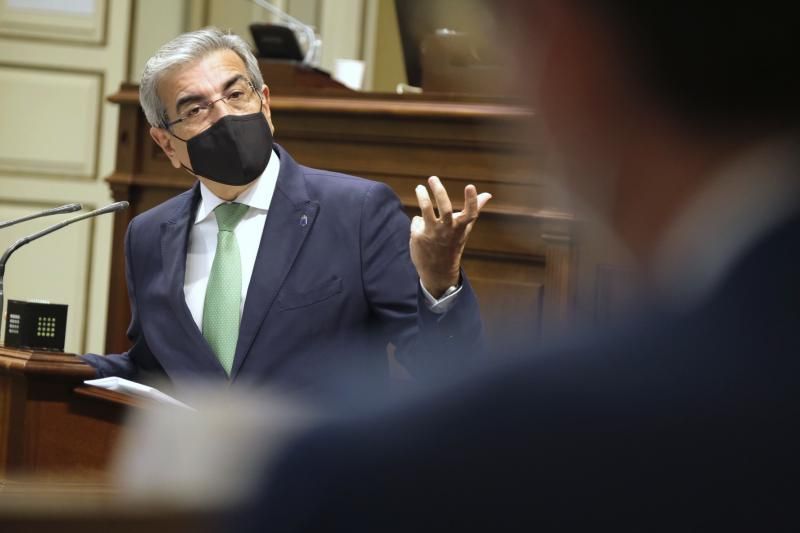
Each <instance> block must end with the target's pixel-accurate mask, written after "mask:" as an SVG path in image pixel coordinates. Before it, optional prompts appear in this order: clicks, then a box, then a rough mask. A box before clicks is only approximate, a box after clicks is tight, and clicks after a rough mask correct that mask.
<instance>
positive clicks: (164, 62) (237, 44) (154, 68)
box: [139, 28, 264, 128]
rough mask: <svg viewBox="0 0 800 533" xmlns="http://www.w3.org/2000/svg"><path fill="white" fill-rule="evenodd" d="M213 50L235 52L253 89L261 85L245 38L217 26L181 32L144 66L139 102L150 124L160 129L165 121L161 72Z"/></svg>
mask: <svg viewBox="0 0 800 533" xmlns="http://www.w3.org/2000/svg"><path fill="white" fill-rule="evenodd" d="M216 50H233V51H234V52H236V54H237V55H238V56H239V57H240V58H242V61H243V62H244V64H245V67H246V68H247V76H248V77H249V78H250V82H251V83H252V84H253V87H255V88H256V90H260V89H261V87H263V85H264V78H263V77H262V76H261V71H260V70H259V68H258V60H257V59H256V58H255V56H254V55H253V52H252V51H251V50H250V46H248V44H247V43H246V42H245V41H244V39H242V38H241V37H239V36H238V35H235V34H233V33H230V32H227V33H226V32H223V31H222V30H219V29H218V28H203V29H202V30H197V31H191V32H188V33H183V34H181V35H178V36H177V37H175V38H174V39H172V40H171V41H169V42H168V43H167V44H165V45H164V46H162V47H161V48H159V49H158V51H157V52H156V53H155V54H154V55H153V57H151V58H150V59H148V60H147V64H146V65H145V66H144V72H142V81H141V83H140V84H139V103H141V105H142V109H144V114H145V116H146V117H147V121H148V122H149V123H150V124H151V125H152V126H155V127H157V128H161V127H163V126H164V125H165V124H166V123H167V109H166V107H165V106H164V103H163V102H162V101H161V99H160V98H159V97H158V84H159V83H160V82H161V80H162V79H163V77H164V75H166V74H168V73H169V72H170V71H172V70H173V69H175V68H177V67H179V66H182V65H186V64H188V63H191V62H193V61H196V60H198V59H201V58H203V57H205V56H206V55H208V54H210V53H211V52H214V51H216Z"/></svg>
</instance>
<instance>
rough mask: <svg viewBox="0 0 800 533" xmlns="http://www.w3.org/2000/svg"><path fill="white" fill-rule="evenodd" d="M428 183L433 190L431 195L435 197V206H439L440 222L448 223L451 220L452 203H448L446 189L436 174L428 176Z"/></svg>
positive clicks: (448, 198)
mask: <svg viewBox="0 0 800 533" xmlns="http://www.w3.org/2000/svg"><path fill="white" fill-rule="evenodd" d="M428 185H430V187H431V191H433V197H434V198H435V199H436V207H438V208H439V217H440V218H441V219H442V222H444V223H445V224H447V225H449V224H450V223H451V222H452V221H453V204H451V203H450V197H449V196H447V190H446V189H445V188H444V185H442V182H441V180H440V179H439V178H438V177H436V176H431V177H430V178H428Z"/></svg>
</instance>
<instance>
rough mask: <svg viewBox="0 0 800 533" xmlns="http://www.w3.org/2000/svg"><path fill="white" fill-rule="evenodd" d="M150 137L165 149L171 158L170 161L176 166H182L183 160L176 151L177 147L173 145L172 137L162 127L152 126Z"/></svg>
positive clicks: (165, 152)
mask: <svg viewBox="0 0 800 533" xmlns="http://www.w3.org/2000/svg"><path fill="white" fill-rule="evenodd" d="M150 137H152V139H153V140H154V141H155V142H156V144H157V145H158V146H160V147H161V149H162V150H163V151H164V154H165V155H166V156H167V157H168V158H169V161H170V163H172V166H173V167H175V168H180V166H181V162H180V160H179V159H178V155H177V153H176V152H175V147H174V146H173V145H172V137H171V136H170V135H169V133H167V131H166V130H164V129H162V128H156V127H151V128H150Z"/></svg>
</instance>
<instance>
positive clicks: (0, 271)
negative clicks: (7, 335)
mask: <svg viewBox="0 0 800 533" xmlns="http://www.w3.org/2000/svg"><path fill="white" fill-rule="evenodd" d="M128 205H130V204H128V202H115V203H113V204H109V205H107V206H105V207H101V208H100V209H95V210H94V211H90V212H88V213H83V214H82V215H78V216H76V217H72V218H68V219H67V220H63V221H61V222H59V223H58V224H53V225H52V226H50V227H47V228H44V229H43V230H41V231H37V232H36V233H34V234H33V235H28V236H27V237H22V238H21V239H17V241H16V242H15V243H14V244H12V245H11V246H9V247H8V249H7V250H6V251H5V253H3V256H2V257H0V313H2V310H3V277H5V274H6V261H8V258H9V257H11V254H13V253H14V252H16V251H17V250H18V249H20V248H21V247H23V246H25V245H26V244H28V243H29V242H32V241H35V240H36V239H38V238H40V237H44V236H45V235H48V234H50V233H53V232H54V231H58V230H60V229H61V228H63V227H66V226H69V225H70V224H74V223H75V222H80V221H81V220H86V219H87V218H94V217H97V216H100V215H105V214H106V213H113V212H115V211H122V210H123V209H127V208H128ZM57 209H58V208H57ZM0 319H2V315H0ZM0 324H2V320H0Z"/></svg>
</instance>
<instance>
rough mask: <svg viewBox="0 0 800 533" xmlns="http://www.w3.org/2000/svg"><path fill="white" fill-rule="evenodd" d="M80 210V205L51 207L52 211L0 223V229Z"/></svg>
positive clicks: (47, 210) (48, 210)
mask: <svg viewBox="0 0 800 533" xmlns="http://www.w3.org/2000/svg"><path fill="white" fill-rule="evenodd" d="M81 209H83V206H82V205H81V204H67V205H62V206H59V207H53V208H52V209H46V210H44V211H42V212H40V213H34V214H32V215H25V216H24V217H19V218H15V219H14V220H7V221H6V222H0V229H3V228H7V227H9V226H13V225H15V224H19V223H20V222H27V221H28V220H33V219H34V218H39V217H49V216H50V215H60V214H61V213H72V212H73V211H80V210H81Z"/></svg>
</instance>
